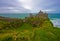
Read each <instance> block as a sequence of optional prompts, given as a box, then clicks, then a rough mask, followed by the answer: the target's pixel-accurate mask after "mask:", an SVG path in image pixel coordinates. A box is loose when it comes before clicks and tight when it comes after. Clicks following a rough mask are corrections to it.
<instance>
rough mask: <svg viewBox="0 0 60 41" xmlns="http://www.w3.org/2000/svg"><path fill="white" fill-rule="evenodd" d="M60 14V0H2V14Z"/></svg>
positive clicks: (0, 4)
mask: <svg viewBox="0 0 60 41" xmlns="http://www.w3.org/2000/svg"><path fill="white" fill-rule="evenodd" d="M40 10H42V11H46V12H60V0H0V13H29V12H30V13H36V12H39V11H40Z"/></svg>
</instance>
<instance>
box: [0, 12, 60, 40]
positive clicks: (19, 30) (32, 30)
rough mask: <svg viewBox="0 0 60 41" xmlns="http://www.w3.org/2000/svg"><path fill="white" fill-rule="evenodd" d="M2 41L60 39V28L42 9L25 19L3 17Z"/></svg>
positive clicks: (1, 23) (1, 26) (0, 35)
mask: <svg viewBox="0 0 60 41" xmlns="http://www.w3.org/2000/svg"><path fill="white" fill-rule="evenodd" d="M0 41H60V28H57V27H54V26H53V24H52V22H51V21H50V19H49V18H48V15H47V14H46V13H43V12H41V11H40V12H39V13H38V14H37V15H32V14H30V17H26V18H25V19H15V18H4V17H1V18H0Z"/></svg>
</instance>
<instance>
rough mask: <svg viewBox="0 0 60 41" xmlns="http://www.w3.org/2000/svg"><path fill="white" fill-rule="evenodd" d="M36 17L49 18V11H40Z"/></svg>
mask: <svg viewBox="0 0 60 41" xmlns="http://www.w3.org/2000/svg"><path fill="white" fill-rule="evenodd" d="M36 17H38V18H43V19H47V18H48V14H47V13H43V12H42V11H40V12H39V13H38V14H37V15H36Z"/></svg>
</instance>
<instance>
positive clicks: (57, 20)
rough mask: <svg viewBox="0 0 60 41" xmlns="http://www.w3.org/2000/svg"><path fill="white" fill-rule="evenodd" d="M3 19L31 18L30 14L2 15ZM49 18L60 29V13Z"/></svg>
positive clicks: (50, 14)
mask: <svg viewBox="0 0 60 41" xmlns="http://www.w3.org/2000/svg"><path fill="white" fill-rule="evenodd" d="M0 16H3V17H10V18H22V19H23V18H25V17H29V14H28V13H20V14H12V13H11V14H6V13H4V14H0ZM48 17H49V18H50V20H51V22H52V23H53V24H54V26H55V27H60V13H49V14H48Z"/></svg>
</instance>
